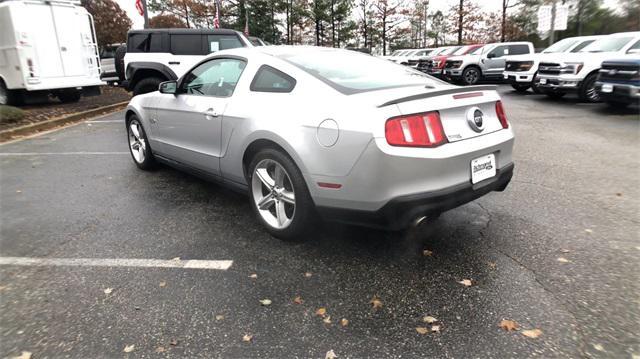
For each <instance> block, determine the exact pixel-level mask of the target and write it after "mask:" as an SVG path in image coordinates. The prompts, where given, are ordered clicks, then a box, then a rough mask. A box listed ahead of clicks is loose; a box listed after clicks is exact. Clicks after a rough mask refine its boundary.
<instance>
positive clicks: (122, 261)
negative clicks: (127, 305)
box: [0, 257, 233, 270]
mask: <svg viewBox="0 0 640 359" xmlns="http://www.w3.org/2000/svg"><path fill="white" fill-rule="evenodd" d="M232 264H233V261H232V260H201V259H187V260H181V259H171V260H166V259H127V258H37V257H0V265H13V266H32V267H33V266H40V267H41V266H71V267H138V268H185V269H214V270H227V269H229V267H231V265H232Z"/></svg>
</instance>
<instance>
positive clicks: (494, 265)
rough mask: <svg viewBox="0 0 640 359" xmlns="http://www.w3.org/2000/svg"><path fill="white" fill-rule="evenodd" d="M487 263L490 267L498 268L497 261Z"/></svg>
mask: <svg viewBox="0 0 640 359" xmlns="http://www.w3.org/2000/svg"><path fill="white" fill-rule="evenodd" d="M487 264H488V265H489V268H491V269H496V262H489V263H487Z"/></svg>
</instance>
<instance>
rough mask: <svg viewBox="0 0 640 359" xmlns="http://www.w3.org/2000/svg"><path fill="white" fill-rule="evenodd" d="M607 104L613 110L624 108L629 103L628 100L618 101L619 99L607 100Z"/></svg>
mask: <svg viewBox="0 0 640 359" xmlns="http://www.w3.org/2000/svg"><path fill="white" fill-rule="evenodd" d="M607 105H609V107H611V108H612V109H615V110H624V109H625V108H627V107H629V105H631V104H630V103H628V102H620V101H607Z"/></svg>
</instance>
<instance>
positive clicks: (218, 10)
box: [213, 0, 220, 29]
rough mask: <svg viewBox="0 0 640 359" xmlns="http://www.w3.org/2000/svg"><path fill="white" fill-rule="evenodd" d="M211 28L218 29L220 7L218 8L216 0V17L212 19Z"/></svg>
mask: <svg viewBox="0 0 640 359" xmlns="http://www.w3.org/2000/svg"><path fill="white" fill-rule="evenodd" d="M213 28H214V29H219V28H220V6H219V1H218V0H216V17H215V19H213Z"/></svg>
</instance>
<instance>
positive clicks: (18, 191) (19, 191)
mask: <svg viewBox="0 0 640 359" xmlns="http://www.w3.org/2000/svg"><path fill="white" fill-rule="evenodd" d="M16 193H22V191H21V190H17V191H16ZM23 353H24V352H23ZM27 353H28V352H27Z"/></svg>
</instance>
